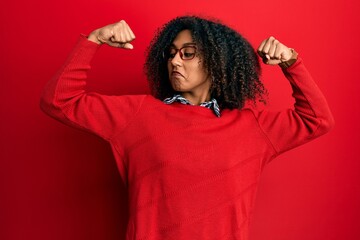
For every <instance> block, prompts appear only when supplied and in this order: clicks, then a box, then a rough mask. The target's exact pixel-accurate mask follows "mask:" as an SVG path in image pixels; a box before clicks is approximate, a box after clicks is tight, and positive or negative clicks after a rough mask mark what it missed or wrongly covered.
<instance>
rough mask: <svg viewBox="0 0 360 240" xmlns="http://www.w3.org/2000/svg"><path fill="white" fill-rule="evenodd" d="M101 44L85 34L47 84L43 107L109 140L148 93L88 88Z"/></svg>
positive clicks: (130, 117) (63, 121) (48, 111)
mask: <svg viewBox="0 0 360 240" xmlns="http://www.w3.org/2000/svg"><path fill="white" fill-rule="evenodd" d="M99 46H100V45H98V44H96V43H93V42H91V41H88V40H87V38H86V37H85V36H82V37H81V38H80V39H79V41H78V42H77V44H76V46H75V47H74V49H73V51H72V52H71V54H70V55H69V57H68V59H67V61H66V62H65V64H64V65H63V67H62V68H61V69H60V71H58V73H57V74H56V75H55V76H54V77H53V78H52V79H51V80H50V81H49V82H48V83H47V85H46V86H45V88H44V90H43V93H42V96H41V100H40V107H41V109H42V110H43V111H44V112H45V113H47V114H48V115H50V116H51V117H53V118H55V119H57V120H59V121H61V122H62V123H65V124H67V125H70V126H74V127H77V128H80V129H83V130H87V131H90V132H92V133H94V134H96V135H98V136H100V137H102V138H104V139H106V140H110V139H111V138H112V136H113V135H114V134H115V133H116V132H117V131H119V130H120V131H121V129H123V128H124V127H125V126H126V125H127V124H128V122H129V121H130V120H131V119H132V118H133V117H134V116H135V115H136V112H137V111H138V109H139V108H140V106H141V104H142V101H143V99H144V97H145V96H107V95H101V94H98V93H87V92H86V91H85V86H86V79H87V72H88V71H89V70H90V62H91V60H92V58H93V57H94V55H95V53H96V52H97V50H98V48H99Z"/></svg>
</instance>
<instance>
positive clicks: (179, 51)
mask: <svg viewBox="0 0 360 240" xmlns="http://www.w3.org/2000/svg"><path fill="white" fill-rule="evenodd" d="M184 48H194V49H195V52H194V56H193V57H192V58H188V59H184V58H183V56H184V54H183V53H182V52H181V50H182V49H184ZM170 49H174V50H176V52H175V54H174V57H167V56H166V53H165V51H163V53H162V55H163V58H164V59H166V60H167V61H169V60H170V59H174V58H175V56H176V54H177V53H179V55H180V58H181V59H182V60H184V61H189V60H193V59H194V58H195V57H196V54H197V47H196V46H193V45H190V46H184V47H182V48H179V49H177V48H174V47H169V48H168V49H167V50H170ZM168 55H170V53H169V54H168Z"/></svg>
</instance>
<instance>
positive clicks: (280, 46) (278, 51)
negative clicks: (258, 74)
mask: <svg viewBox="0 0 360 240" xmlns="http://www.w3.org/2000/svg"><path fill="white" fill-rule="evenodd" d="M284 50H285V47H284V45H283V44H282V43H280V42H279V44H278V46H277V48H276V51H275V53H274V58H276V59H281V58H282V56H281V55H282V53H283V52H284Z"/></svg>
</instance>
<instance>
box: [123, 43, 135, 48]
mask: <svg viewBox="0 0 360 240" xmlns="http://www.w3.org/2000/svg"><path fill="white" fill-rule="evenodd" d="M122 48H125V49H134V46H133V45H132V44H131V43H125V44H124V45H123V46H122Z"/></svg>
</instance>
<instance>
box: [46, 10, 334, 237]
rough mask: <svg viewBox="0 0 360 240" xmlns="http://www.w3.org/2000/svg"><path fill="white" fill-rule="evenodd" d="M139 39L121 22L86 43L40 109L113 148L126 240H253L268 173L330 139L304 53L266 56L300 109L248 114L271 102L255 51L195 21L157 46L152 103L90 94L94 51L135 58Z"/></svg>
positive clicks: (271, 44)
mask: <svg viewBox="0 0 360 240" xmlns="http://www.w3.org/2000/svg"><path fill="white" fill-rule="evenodd" d="M134 39H135V35H134V33H133V32H132V30H131V29H130V27H129V26H128V24H127V23H126V22H125V21H120V22H118V23H115V24H111V25H108V26H105V27H102V28H100V29H97V30H95V31H93V32H92V33H91V34H90V35H89V36H88V37H87V38H86V37H82V38H81V39H80V40H79V42H78V44H77V45H76V47H75V48H74V50H73V52H72V54H71V55H70V57H69V59H68V61H67V62H66V63H65V66H64V67H63V68H62V69H61V71H60V72H59V73H58V74H57V75H56V76H55V78H54V79H53V80H51V81H50V82H49V84H48V85H47V87H46V88H45V91H44V94H43V96H42V101H41V107H42V109H43V110H44V111H45V112H46V113H48V114H49V115H51V116H53V117H55V118H57V119H58V120H60V121H61V122H64V123H66V124H69V125H72V126H75V127H78V128H82V129H85V130H88V131H91V132H93V133H95V134H97V135H99V136H101V137H102V138H104V139H105V140H107V141H108V142H109V143H110V145H111V147H112V149H113V153H114V156H115V159H116V161H117V165H118V168H119V170H120V174H121V176H122V178H123V180H124V181H125V183H126V184H127V186H128V191H129V205H130V206H129V207H130V210H129V212H130V217H129V224H128V229H127V239H154V240H155V239H157V240H158V239H248V229H249V220H250V217H251V209H252V205H253V203H254V196H255V193H256V188H257V184H258V181H259V175H260V173H261V171H262V168H263V167H264V165H265V164H267V163H268V162H269V161H271V160H272V159H273V158H275V157H276V156H277V155H279V154H280V153H282V152H284V151H287V150H289V149H291V148H294V147H296V146H298V145H301V144H303V143H305V142H308V141H310V140H312V139H314V138H316V137H318V136H320V135H322V134H324V133H326V132H328V131H329V130H330V129H331V127H332V126H333V118H332V115H331V113H330V111H329V108H328V106H327V103H326V100H325V98H324V97H323V95H322V94H321V92H320V90H319V89H318V87H317V86H316V84H315V83H314V82H313V80H312V78H311V76H310V75H309V73H308V72H307V70H306V68H305V67H304V65H303V62H302V59H301V58H299V57H298V56H297V53H296V52H295V51H294V50H293V49H290V48H288V47H286V46H285V45H284V44H282V43H280V42H279V41H278V40H276V39H275V38H273V37H270V38H268V39H265V40H264V41H263V42H262V43H261V44H260V46H259V48H258V53H259V55H260V56H261V58H262V59H263V61H264V62H265V63H266V64H269V65H280V67H281V68H282V70H283V72H284V74H285V76H286V78H287V79H288V80H289V82H290V84H291V86H292V88H293V96H294V98H295V105H294V109H288V110H285V111H281V112H269V111H266V110H263V111H259V110H256V109H253V108H248V107H244V104H245V103H246V102H247V101H252V102H256V101H257V100H263V99H264V95H266V91H265V89H264V86H263V84H262V83H261V82H260V80H259V72H260V67H259V63H258V58H257V56H256V53H255V51H254V50H253V48H252V47H251V46H250V44H249V43H248V42H247V41H246V40H245V39H244V38H243V37H241V36H240V35H239V34H238V33H237V32H235V31H234V30H232V29H230V28H229V27H227V26H224V25H222V24H221V23H218V22H214V21H210V20H206V19H202V18H199V17H193V16H190V17H188V16H186V17H179V18H176V19H174V20H172V21H170V22H169V23H167V24H166V25H165V26H163V28H162V29H160V31H159V32H158V33H157V35H156V36H155V38H154V40H153V41H152V42H151V44H150V47H149V49H148V55H147V59H146V64H145V69H146V73H147V77H148V79H149V83H150V87H151V89H152V95H127V96H105V95H100V94H97V93H87V92H85V90H84V88H85V85H86V73H87V71H88V70H89V68H90V61H91V59H92V58H93V56H94V54H95V53H96V51H97V50H98V48H99V47H100V46H101V45H103V44H107V45H110V46H112V47H120V48H124V49H132V48H133V45H132V44H131V42H132V41H133V40H134Z"/></svg>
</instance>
